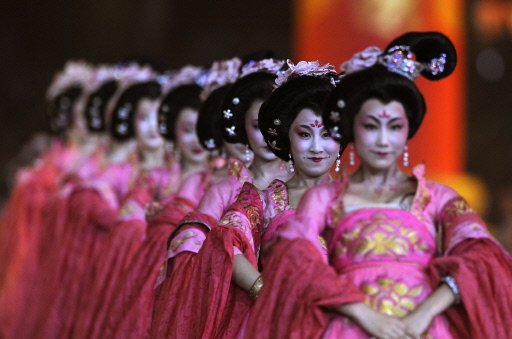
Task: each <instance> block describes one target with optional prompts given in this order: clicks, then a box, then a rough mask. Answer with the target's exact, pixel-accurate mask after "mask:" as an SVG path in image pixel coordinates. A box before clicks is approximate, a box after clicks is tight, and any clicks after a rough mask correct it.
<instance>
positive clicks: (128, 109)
mask: <svg viewBox="0 0 512 339" xmlns="http://www.w3.org/2000/svg"><path fill="white" fill-rule="evenodd" d="M161 91H162V89H161V87H160V84H159V83H158V82H157V81H154V80H151V81H146V82H142V83H137V84H135V85H131V86H130V87H128V88H127V89H126V90H124V91H123V93H122V94H121V96H120V97H119V99H118V100H117V103H116V105H115V108H114V113H113V114H112V123H111V126H110V132H111V135H112V137H113V138H114V139H116V140H119V141H125V140H128V139H130V138H133V137H134V136H135V126H134V119H135V110H136V109H137V104H138V103H139V101H140V100H142V99H150V100H156V99H158V98H159V97H160V95H161Z"/></svg>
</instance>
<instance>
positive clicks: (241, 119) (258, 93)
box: [221, 72, 277, 145]
mask: <svg viewBox="0 0 512 339" xmlns="http://www.w3.org/2000/svg"><path fill="white" fill-rule="evenodd" d="M276 77H277V76H276V75H275V74H271V73H267V72H255V73H251V74H248V75H246V76H244V77H242V78H240V79H238V80H237V81H236V82H235V83H233V85H231V87H230V88H229V90H228V92H227V93H226V95H225V97H224V103H223V105H222V119H221V129H222V137H223V138H224V140H226V141H227V142H229V143H232V144H236V143H241V144H244V145H248V144H249V142H248V140H247V132H246V130H245V116H246V113H247V111H248V110H249V108H250V107H251V105H252V104H253V102H254V101H255V100H258V99H260V100H263V101H265V100H266V99H267V98H268V97H269V96H270V94H271V93H272V89H273V87H274V84H275V80H276ZM230 131H232V132H231V133H230ZM233 133H234V134H233Z"/></svg>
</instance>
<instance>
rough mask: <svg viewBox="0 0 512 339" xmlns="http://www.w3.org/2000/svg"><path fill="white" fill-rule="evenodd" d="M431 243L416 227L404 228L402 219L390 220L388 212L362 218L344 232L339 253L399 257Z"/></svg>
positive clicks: (424, 247) (337, 251) (337, 252)
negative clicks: (421, 235)
mask: <svg viewBox="0 0 512 339" xmlns="http://www.w3.org/2000/svg"><path fill="white" fill-rule="evenodd" d="M426 249H427V246H426V245H425V244H424V243H423V241H422V240H421V239H420V238H419V236H418V233H417V231H416V230H415V229H413V228H408V227H404V226H403V225H402V220H401V219H390V218H388V217H387V216H386V215H385V214H382V213H377V214H374V215H373V216H372V217H371V218H370V219H364V220H359V221H357V222H356V224H355V225H354V228H353V230H352V231H348V232H346V233H344V234H343V235H342V239H341V242H338V246H337V249H336V254H337V255H340V254H344V253H346V252H347V251H349V252H351V253H352V254H353V255H358V256H363V257H364V258H368V257H371V256H373V255H388V256H390V257H392V258H393V259H397V258H399V257H401V256H404V255H406V254H408V253H410V252H413V251H415V250H422V251H423V250H426Z"/></svg>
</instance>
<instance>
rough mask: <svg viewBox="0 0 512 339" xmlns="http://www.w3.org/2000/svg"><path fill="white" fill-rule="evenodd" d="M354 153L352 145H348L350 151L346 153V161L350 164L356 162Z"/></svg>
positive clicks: (352, 164)
mask: <svg viewBox="0 0 512 339" xmlns="http://www.w3.org/2000/svg"><path fill="white" fill-rule="evenodd" d="M355 157H356V156H355V154H354V145H353V144H352V145H350V153H349V154H348V163H349V164H350V166H354V165H355V164H356V160H355Z"/></svg>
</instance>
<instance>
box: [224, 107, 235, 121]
mask: <svg viewBox="0 0 512 339" xmlns="http://www.w3.org/2000/svg"><path fill="white" fill-rule="evenodd" d="M222 113H224V118H225V119H229V118H231V117H232V116H233V113H231V110H230V109H225V110H224V112H222Z"/></svg>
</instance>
